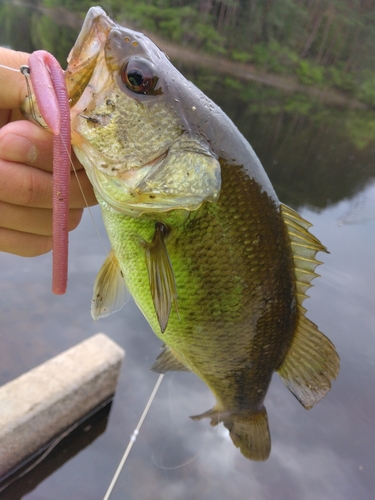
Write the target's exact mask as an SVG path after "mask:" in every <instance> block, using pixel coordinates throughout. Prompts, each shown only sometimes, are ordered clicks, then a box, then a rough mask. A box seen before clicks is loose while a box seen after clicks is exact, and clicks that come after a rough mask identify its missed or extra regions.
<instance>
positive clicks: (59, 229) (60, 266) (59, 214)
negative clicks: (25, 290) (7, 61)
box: [29, 50, 71, 295]
mask: <svg viewBox="0 0 375 500" xmlns="http://www.w3.org/2000/svg"><path fill="white" fill-rule="evenodd" d="M29 67H30V78H31V83H32V85H33V89H34V93H35V98H36V101H37V103H38V107H39V110H40V112H41V115H42V117H43V119H44V121H45V122H46V124H47V125H48V127H49V128H50V129H51V131H52V132H53V134H54V139H53V187H52V245H53V249H52V292H53V293H55V294H57V295H61V294H63V293H65V292H66V287H67V281H68V277H67V275H68V224H69V179H70V152H71V144H70V108H69V97H68V91H67V88H66V84H65V80H64V75H63V71H62V68H61V66H60V64H59V63H58V62H57V60H56V59H55V58H54V57H53V56H52V55H51V54H50V53H49V52H46V51H44V50H38V51H36V52H33V53H32V54H31V55H30V57H29Z"/></svg>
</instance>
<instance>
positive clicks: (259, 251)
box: [101, 164, 295, 410]
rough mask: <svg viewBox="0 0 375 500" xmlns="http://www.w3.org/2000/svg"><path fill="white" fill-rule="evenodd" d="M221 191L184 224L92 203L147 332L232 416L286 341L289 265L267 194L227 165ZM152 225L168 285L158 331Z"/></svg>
mask: <svg viewBox="0 0 375 500" xmlns="http://www.w3.org/2000/svg"><path fill="white" fill-rule="evenodd" d="M222 186H223V187H222V190H221V195H220V199H219V201H218V202H216V203H204V204H203V205H202V206H201V207H200V208H199V209H198V210H196V211H194V212H191V213H186V214H185V216H184V217H174V214H173V213H172V212H171V213H166V214H153V215H152V216H150V215H147V216H140V217H138V218H132V217H129V216H125V215H122V214H120V213H118V212H116V211H114V210H113V209H111V208H110V207H109V206H108V205H107V204H106V203H105V202H103V201H102V202H101V205H102V211H103V218H104V223H105V225H106V228H107V231H108V234H109V238H110V241H111V244H112V248H113V250H114V252H115V254H116V256H117V259H118V260H119V262H120V266H121V270H122V272H123V274H124V278H125V282H126V284H127V286H128V288H129V290H130V293H131V294H132V295H133V297H134V299H135V301H136V303H137V304H138V306H139V307H140V309H141V310H142V312H143V314H144V315H145V317H146V318H147V320H148V321H149V323H150V325H151V327H152V329H153V330H154V332H155V333H156V335H158V336H159V337H160V338H161V339H162V341H163V342H164V343H165V344H167V345H168V346H170V347H171V348H172V349H173V352H174V354H175V355H176V357H177V358H178V359H179V361H181V362H182V363H183V364H184V365H185V366H186V367H187V368H189V369H190V370H192V371H193V372H195V373H196V374H197V375H198V376H199V377H200V378H201V379H202V380H203V381H204V382H205V383H206V384H207V385H208V386H209V387H210V389H211V390H212V392H213V393H214V395H215V396H216V399H217V401H218V404H219V406H220V407H223V408H226V409H228V408H230V409H231V410H234V409H235V410H241V409H249V408H252V407H254V408H256V407H257V406H259V404H260V403H261V402H262V401H263V399H264V396H265V393H266V391H267V388H268V385H269V382H270V380H271V376H272V373H273V371H274V370H275V369H277V368H278V367H279V366H280V365H281V363H282V361H283V359H284V357H285V355H286V352H287V350H288V348H289V346H290V343H291V340H292V338H293V333H294V328H295V312H294V303H295V300H294V294H295V291H294V279H293V262H292V253H291V249H290V243H289V240H288V239H287V235H286V230H285V225H284V223H283V221H282V218H281V215H280V211H279V207H278V206H276V204H275V202H274V201H273V200H271V199H270V197H269V196H268V195H267V193H265V192H262V189H261V187H260V186H259V185H258V184H257V183H256V182H254V181H252V180H251V179H250V178H249V177H248V175H247V173H246V171H245V170H244V169H243V168H242V167H240V166H235V165H226V164H223V165H222ZM160 221H161V222H163V223H164V224H166V226H167V227H168V235H167V237H166V240H165V244H166V248H167V251H168V254H169V258H170V261H171V264H172V269H173V273H174V276H175V281H176V288H177V308H172V311H171V314H170V317H169V321H168V325H167V328H166V330H165V332H164V333H161V331H160V326H159V323H158V320H157V316H156V313H155V308H154V304H153V301H152V297H151V293H150V284H149V277H148V272H147V266H146V258H145V245H147V244H148V243H150V242H151V241H152V239H153V236H154V233H155V224H156V223H157V222H160Z"/></svg>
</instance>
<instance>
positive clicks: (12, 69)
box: [0, 64, 21, 73]
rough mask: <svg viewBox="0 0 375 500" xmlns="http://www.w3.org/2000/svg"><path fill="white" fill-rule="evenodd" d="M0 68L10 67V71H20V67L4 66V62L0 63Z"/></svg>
mask: <svg viewBox="0 0 375 500" xmlns="http://www.w3.org/2000/svg"><path fill="white" fill-rule="evenodd" d="M0 68H4V69H10V70H11V71H15V72H16V73H19V72H20V71H21V70H20V68H18V69H16V68H11V67H10V66H4V64H0Z"/></svg>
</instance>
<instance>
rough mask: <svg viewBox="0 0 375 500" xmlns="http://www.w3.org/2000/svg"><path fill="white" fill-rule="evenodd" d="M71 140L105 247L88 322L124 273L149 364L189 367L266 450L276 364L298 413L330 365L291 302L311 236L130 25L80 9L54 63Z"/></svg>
mask: <svg viewBox="0 0 375 500" xmlns="http://www.w3.org/2000/svg"><path fill="white" fill-rule="evenodd" d="M65 78H66V82H67V85H68V90H69V96H70V101H71V125H72V144H73V147H74V150H75V152H76V155H77V157H78V159H79V160H80V161H81V163H82V164H83V165H84V167H85V169H86V172H87V175H88V177H89V179H90V180H91V182H92V184H93V186H94V189H95V192H96V195H97V199H98V201H99V203H100V205H101V209H102V213H103V218H104V224H105V226H106V229H107V232H108V236H109V239H110V242H111V245H112V251H111V253H110V254H109V256H108V257H107V259H106V261H105V263H104V264H103V267H102V269H101V271H100V272H99V275H98V277H97V280H96V283H95V287H94V295H93V305H92V315H93V317H94V318H95V319H97V318H99V317H102V316H105V315H107V314H110V313H111V312H113V311H115V310H118V309H119V308H120V307H121V306H122V304H123V301H124V283H125V284H126V287H127V288H128V289H129V291H130V293H131V294H132V296H133V297H134V300H135V302H136V303H137V304H138V306H139V308H140V309H141V311H142V312H143V314H144V315H145V317H146V318H147V320H148V322H149V324H150V325H151V327H152V329H153V331H154V332H155V334H156V335H157V336H158V337H160V339H161V340H162V341H163V343H164V344H165V345H164V349H163V351H162V353H161V354H160V356H159V357H158V359H157V360H156V362H155V364H154V365H153V367H152V369H153V370H154V371H156V372H159V373H165V372H167V371H168V370H191V371H192V372H194V373H195V374H196V375H197V376H198V377H200V378H201V379H202V380H203V381H204V382H205V383H206V384H207V386H208V387H209V388H210V390H211V391H212V392H213V394H214V396H215V398H216V404H215V406H214V407H213V408H212V409H210V410H208V411H207V412H205V413H203V414H202V415H198V416H195V417H192V418H194V419H201V418H204V417H208V418H210V419H211V424H212V425H217V424H218V423H219V422H223V424H224V425H225V427H226V428H227V429H228V430H229V432H230V436H231V438H232V440H233V443H234V444H235V445H236V446H237V447H239V448H240V450H241V452H242V454H243V455H244V456H245V457H247V458H249V459H253V460H266V459H267V457H268V456H269V453H270V447H271V444H270V443H271V441H270V434H269V429H268V422H267V413H266V410H265V407H264V399H265V396H266V393H267V390H268V387H269V384H270V382H271V378H272V375H273V373H274V372H275V371H277V372H278V374H279V375H280V376H281V378H282V380H283V381H284V383H285V385H286V386H287V387H288V389H289V390H290V391H291V392H292V393H293V394H294V395H295V396H296V398H297V399H298V400H299V402H300V403H301V404H302V405H303V406H304V407H305V408H311V407H312V406H313V405H314V404H315V403H316V402H318V401H319V400H320V399H321V398H322V397H323V396H324V395H325V394H326V393H327V392H328V391H329V389H330V387H331V381H332V380H333V379H335V378H336V376H337V374H338V371H339V357H338V355H337V353H336V351H335V348H334V346H333V344H332V343H331V342H330V341H329V340H328V339H327V338H326V337H325V336H324V335H323V334H322V333H320V332H319V330H318V329H317V327H316V326H315V325H314V324H313V323H312V322H311V321H310V320H309V319H307V318H306V317H305V312H306V311H305V309H304V308H303V306H302V302H303V300H304V299H305V297H306V294H305V293H306V290H307V289H308V288H309V286H310V282H311V280H312V279H313V278H314V277H315V276H317V275H316V274H315V267H316V266H317V265H318V264H319V262H318V261H317V260H316V257H315V256H316V253H317V252H318V251H325V248H324V246H323V245H322V244H321V243H320V242H319V241H318V240H317V239H316V238H315V237H314V236H312V235H311V234H310V233H309V231H308V228H309V226H310V225H309V223H308V222H306V221H305V220H303V219H302V218H301V217H300V216H299V215H298V214H297V213H296V212H294V211H293V210H291V209H290V208H288V207H286V206H284V205H282V204H281V203H280V202H279V200H278V198H277V196H276V193H275V191H274V189H273V187H272V185H271V183H270V181H269V179H268V177H267V175H266V173H265V171H264V169H263V168H262V165H261V163H260V161H259V159H258V158H257V156H256V154H255V153H254V151H253V149H252V148H251V146H250V145H249V144H248V142H247V141H246V140H245V139H244V137H243V136H242V135H241V133H240V132H239V131H238V130H237V128H236V127H235V125H234V124H233V123H232V122H231V121H230V119H229V118H228V117H227V116H226V115H225V114H224V113H223V111H222V110H221V109H220V108H219V107H217V106H216V105H215V104H214V103H213V102H212V101H211V100H210V99H208V98H207V97H206V96H205V95H204V94H203V93H202V92H200V91H199V90H198V89H197V88H196V87H195V86H194V85H193V84H192V83H191V82H189V81H187V80H186V79H185V78H184V77H183V76H182V75H181V74H180V73H179V72H178V71H177V69H175V68H174V66H173V65H172V64H171V63H170V61H169V60H168V58H167V56H166V55H165V54H164V53H163V52H162V51H160V50H159V49H158V47H157V46H156V45H154V43H153V42H152V41H151V40H150V39H149V38H147V37H146V36H144V35H143V34H141V33H137V32H135V31H132V30H130V29H126V28H123V27H121V26H119V25H117V24H116V23H114V22H113V21H112V20H111V19H110V18H109V17H107V16H106V14H105V12H104V11H103V10H102V9H101V8H99V7H93V8H91V9H90V10H89V12H88V14H87V17H86V19H85V22H84V25H83V28H82V31H81V33H80V35H79V37H78V39H77V42H76V44H75V46H74V48H73V49H72V51H71V54H70V56H69V59H68V68H67V70H66V72H65Z"/></svg>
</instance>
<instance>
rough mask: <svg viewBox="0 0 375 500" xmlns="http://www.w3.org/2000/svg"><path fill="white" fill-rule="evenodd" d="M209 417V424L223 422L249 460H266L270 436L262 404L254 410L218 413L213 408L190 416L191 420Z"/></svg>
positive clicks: (269, 448) (269, 446) (234, 442)
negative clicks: (258, 408)
mask: <svg viewBox="0 0 375 500" xmlns="http://www.w3.org/2000/svg"><path fill="white" fill-rule="evenodd" d="M205 417H210V418H211V425H217V424H218V423H219V422H221V421H222V422H223V424H224V426H225V427H226V428H227V429H228V430H229V434H230V437H231V438H232V441H233V444H234V445H235V446H236V447H237V448H239V449H240V451H241V453H242V455H243V456H244V457H246V458H248V459H250V460H256V461H259V462H261V461H264V460H267V458H268V457H269V454H270V452H271V437H270V431H269V428H268V418H267V412H266V409H265V407H264V406H262V408H261V409H260V410H258V411H256V412H254V411H248V412H246V413H245V412H244V413H230V414H226V415H225V416H223V415H220V413H218V412H217V411H216V410H215V409H212V410H209V411H207V412H205V413H202V415H196V416H194V417H191V418H192V419H193V420H200V419H201V418H205Z"/></svg>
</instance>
